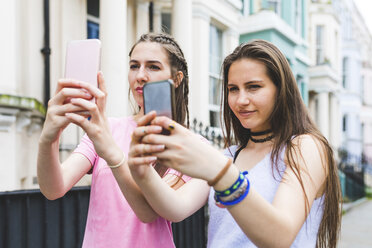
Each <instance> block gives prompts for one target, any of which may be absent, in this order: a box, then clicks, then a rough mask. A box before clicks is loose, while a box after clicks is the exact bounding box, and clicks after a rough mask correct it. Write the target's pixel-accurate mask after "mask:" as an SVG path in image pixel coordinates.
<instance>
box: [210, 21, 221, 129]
mask: <svg viewBox="0 0 372 248" xmlns="http://www.w3.org/2000/svg"><path fill="white" fill-rule="evenodd" d="M221 64H222V30H220V29H218V28H217V27H216V26H214V25H210V37H209V120H210V125H211V126H212V127H220V121H219V115H220V113H219V112H220V103H221V88H222V86H221V78H220V68H221Z"/></svg>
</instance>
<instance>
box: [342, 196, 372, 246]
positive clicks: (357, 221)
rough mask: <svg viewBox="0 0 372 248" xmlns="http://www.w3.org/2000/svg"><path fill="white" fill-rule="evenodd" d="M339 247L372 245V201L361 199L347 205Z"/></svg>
mask: <svg viewBox="0 0 372 248" xmlns="http://www.w3.org/2000/svg"><path fill="white" fill-rule="evenodd" d="M345 207H346V209H345V211H346V214H344V215H343V216H342V224H341V235H340V242H339V245H338V247H339V248H371V247H372V201H371V200H365V199H364V200H360V201H359V202H356V203H354V204H353V205H347V206H345Z"/></svg>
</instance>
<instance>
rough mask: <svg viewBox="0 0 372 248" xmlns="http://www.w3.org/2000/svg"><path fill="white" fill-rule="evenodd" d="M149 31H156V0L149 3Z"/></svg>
mask: <svg viewBox="0 0 372 248" xmlns="http://www.w3.org/2000/svg"><path fill="white" fill-rule="evenodd" d="M149 31H150V32H154V2H153V1H151V2H150V4H149Z"/></svg>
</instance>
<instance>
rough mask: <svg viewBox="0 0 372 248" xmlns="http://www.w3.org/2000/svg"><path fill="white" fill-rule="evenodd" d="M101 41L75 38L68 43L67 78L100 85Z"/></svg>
mask: <svg viewBox="0 0 372 248" xmlns="http://www.w3.org/2000/svg"><path fill="white" fill-rule="evenodd" d="M100 59H101V41H100V40H97V39H88V40H73V41H70V42H69V43H68V44H67V51H66V65H65V78H70V79H76V80H79V81H84V82H87V83H90V84H93V85H95V86H98V82H97V73H98V71H99V70H100Z"/></svg>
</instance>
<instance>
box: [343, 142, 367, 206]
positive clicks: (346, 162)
mask: <svg viewBox="0 0 372 248" xmlns="http://www.w3.org/2000/svg"><path fill="white" fill-rule="evenodd" d="M338 155H339V164H338V167H339V169H340V170H341V171H342V172H343V173H344V174H345V178H344V180H342V181H341V183H343V184H344V185H343V189H344V192H343V195H344V196H346V197H347V198H348V199H349V200H352V201H353V200H356V199H359V198H362V197H364V196H365V174H366V173H372V163H371V162H372V160H370V159H369V158H367V157H366V156H365V155H362V156H357V155H353V154H350V153H349V152H347V151H346V150H344V149H340V150H339V151H338Z"/></svg>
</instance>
